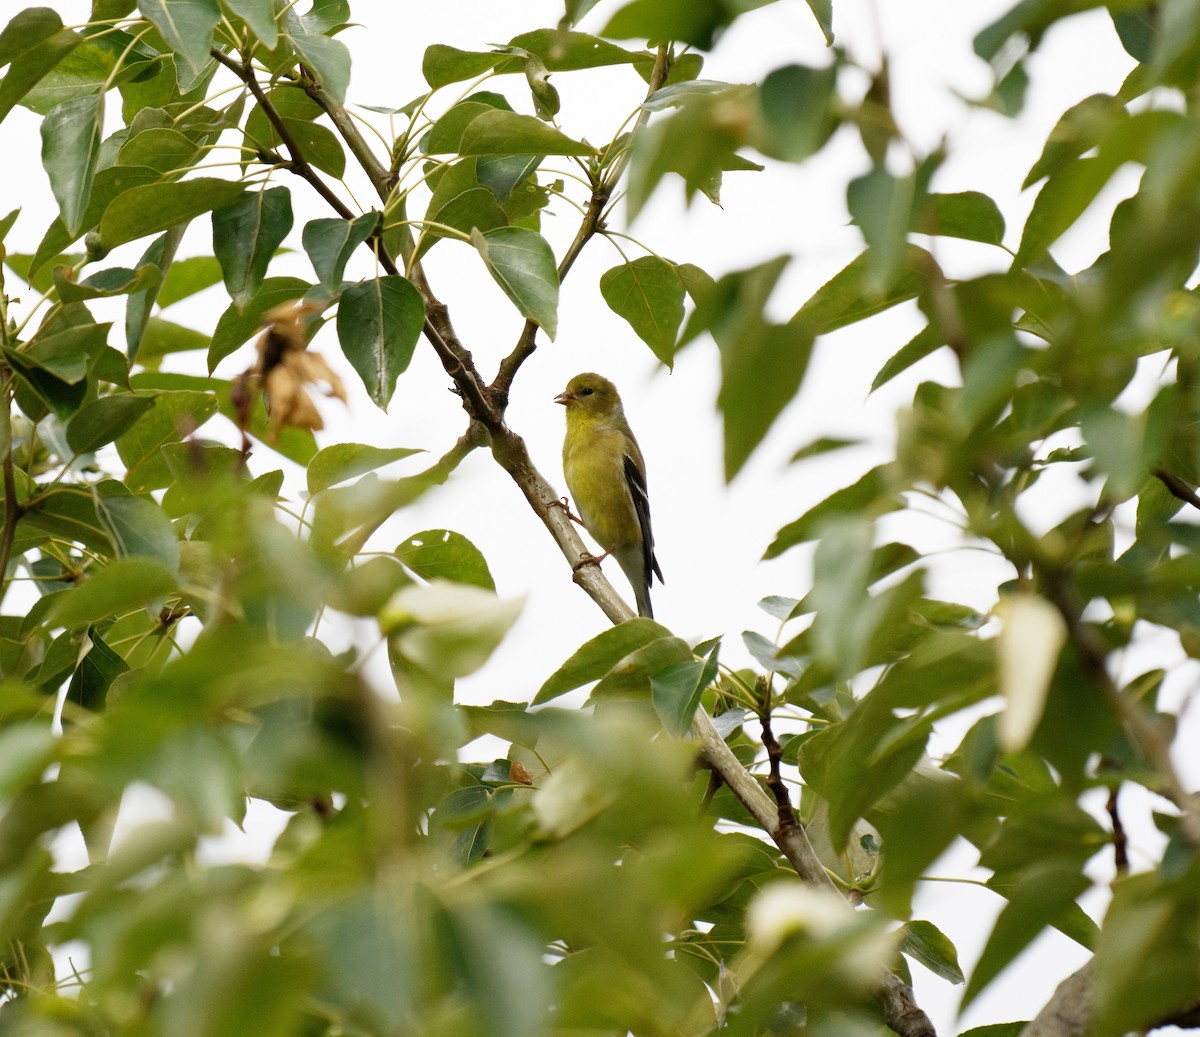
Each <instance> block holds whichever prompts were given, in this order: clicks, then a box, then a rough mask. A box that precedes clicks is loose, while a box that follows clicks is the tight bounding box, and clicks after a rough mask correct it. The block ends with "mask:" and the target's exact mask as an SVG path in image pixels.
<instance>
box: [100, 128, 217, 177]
mask: <svg viewBox="0 0 1200 1037" xmlns="http://www.w3.org/2000/svg"><path fill="white" fill-rule="evenodd" d="M203 154H205V152H204V151H203V150H202V149H201V148H200V146H199V144H198V143H197V141H195V140H193V139H192V138H191V137H189V136H188V135H187V134H186V133H180V132H179V130H176V129H173V128H171V127H167V126H155V127H152V128H150V129H146V130H142V132H141V133H138V134H137V135H136V136H133V137H130V138H129V140H128V141H126V142H125V144H123V145H122V146H121V150H120V151H119V152H118V153H117V162H118V164H120V165H123V166H141V167H143V168H145V169H155V170H157V171H158V172H159V173H160V174H161V175H162V176H163V177H164V178H167V179H171V180H177V179H179V177H181V176H182V175H183V174H184V172H186V171H187V169H188V168H189V167H190V166H192V165H193V164H194V163H195V162H196V160H197V159H198V158H199V157H200V156H201V155H203Z"/></svg>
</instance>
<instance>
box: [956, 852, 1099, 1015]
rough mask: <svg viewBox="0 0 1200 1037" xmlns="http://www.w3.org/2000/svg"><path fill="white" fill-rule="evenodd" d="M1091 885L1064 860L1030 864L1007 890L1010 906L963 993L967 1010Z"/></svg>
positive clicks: (986, 946) (1032, 862)
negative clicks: (1002, 971) (1002, 970)
mask: <svg viewBox="0 0 1200 1037" xmlns="http://www.w3.org/2000/svg"><path fill="white" fill-rule="evenodd" d="M1089 885H1090V882H1089V881H1088V880H1087V879H1086V878H1085V877H1084V876H1082V875H1081V874H1080V873H1079V867H1078V866H1077V865H1075V864H1073V863H1069V862H1064V861H1061V860H1048V861H1037V860H1034V861H1031V862H1029V863H1028V864H1027V865H1026V866H1025V867H1024V868H1023V869H1022V870H1021V872H1020V873H1019V874H1018V876H1017V878H1016V881H1015V883H1014V884H1013V886H1012V887H1011V888H1010V889H1009V890H1008V892H1007V894H1006V895H1007V897H1008V903H1007V904H1005V905H1004V908H1003V909H1002V910H1001V912H1000V917H999V918H997V919H996V924H995V926H994V927H993V928H992V931H991V933H990V934H989V936H988V939H987V944H986V945H985V946H984V948H983V953H982V954H980V956H979V961H978V962H977V963H976V965H975V968H974V969H973V970H972V971H971V975H970V978H969V979H968V980H967V986H966V989H965V990H964V991H963V998H962V1003H963V1006H964V1008H965V1007H966V1006H967V1005H969V1004H970V1003H971V1002H973V1001H974V1000H975V998H976V997H978V996H979V995H980V994H981V993H982V992H983V991H984V990H985V989H986V988H987V986H988V984H990V983H991V981H992V980H993V979H995V978H996V976H997V975H999V973H1000V971H1001V969H1003V968H1004V967H1005V966H1006V965H1008V964H1009V962H1011V961H1012V960H1013V959H1014V958H1015V957H1016V956H1017V955H1018V954H1020V953H1021V951H1023V950H1024V949H1025V948H1026V947H1028V946H1029V944H1030V943H1031V942H1032V941H1033V940H1034V938H1035V937H1037V935H1038V934H1039V933H1041V932H1042V931H1043V930H1044V929H1045V928H1046V926H1048V925H1052V924H1054V923H1055V922H1056V921H1057V920H1058V919H1059V918H1061V917H1062V916H1063V914H1064V913H1065V912H1066V911H1067V909H1068V908H1071V907H1074V906H1075V898H1076V897H1078V896H1079V895H1080V894H1081V893H1082V892H1083V891H1084V890H1085V889H1087V888H1088V886H1089Z"/></svg>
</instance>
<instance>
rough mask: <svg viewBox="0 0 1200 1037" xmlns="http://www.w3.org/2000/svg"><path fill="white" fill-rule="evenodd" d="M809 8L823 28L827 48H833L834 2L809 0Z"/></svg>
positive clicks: (830, 0) (831, 0)
mask: <svg viewBox="0 0 1200 1037" xmlns="http://www.w3.org/2000/svg"><path fill="white" fill-rule="evenodd" d="M808 8H809V10H810V11H812V13H813V17H814V18H816V20H817V24H818V25H819V26H820V27H821V33H822V34H823V35H824V37H825V46H827V47H832V46H833V0H808Z"/></svg>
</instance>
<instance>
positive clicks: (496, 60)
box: [421, 4, 654, 90]
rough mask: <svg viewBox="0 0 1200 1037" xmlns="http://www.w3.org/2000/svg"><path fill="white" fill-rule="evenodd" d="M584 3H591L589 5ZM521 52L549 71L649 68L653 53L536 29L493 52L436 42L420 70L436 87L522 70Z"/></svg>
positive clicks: (594, 38) (582, 35) (580, 34)
mask: <svg viewBox="0 0 1200 1037" xmlns="http://www.w3.org/2000/svg"><path fill="white" fill-rule="evenodd" d="M587 6H590V4H588V5H587ZM522 51H526V52H528V53H530V54H535V55H536V56H537V57H538V58H540V59H541V60H542V61H543V62H544V63H545V66H546V68H547V69H548V70H549V71H551V72H566V71H575V70H578V69H585V68H601V67H604V66H608V65H626V64H631V65H634V66H636V67H638V68H639V69H644V70H646V71H649V69H650V68H652V67H653V65H654V56H653V55H652V54H649V53H647V52H646V51H644V50H642V51H632V50H626V49H625V48H623V47H618V46H617V45H616V44H615V43H610V42H609V41H608V40H603V39H600V38H599V37H598V36H591V35H589V34H587V33H584V32H563V31H562V30H561V28H557V29H536V30H534V31H533V32H527V33H522V34H521V35H520V36H515V37H514V38H513V39H512V40H511V41H510V42H509V46H508V47H505V48H500V49H497V50H492V51H467V50H459V49H458V48H457V47H449V46H446V45H445V44H441V43H435V44H433V46H431V47H427V48H426V49H425V56H424V58H423V59H422V62H421V73H422V74H423V75H424V76H425V81H426V82H427V83H428V84H429V85H430V86H431V87H433V88H434V89H435V90H437V89H439V88H441V87H443V86H448V85H449V84H450V83H461V82H463V81H464V80H467V79H474V78H475V77H476V76H479V75H482V74H483V73H484V72H487V71H489V70H491V69H495V71H496V72H497V73H500V74H505V73H514V72H523V71H524V70H525V61H524V60H523V59H522V57H521V56H520V54H521V52H522Z"/></svg>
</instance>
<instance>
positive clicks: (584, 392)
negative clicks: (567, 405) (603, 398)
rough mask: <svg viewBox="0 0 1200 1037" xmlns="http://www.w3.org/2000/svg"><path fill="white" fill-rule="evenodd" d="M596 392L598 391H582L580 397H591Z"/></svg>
mask: <svg viewBox="0 0 1200 1037" xmlns="http://www.w3.org/2000/svg"><path fill="white" fill-rule="evenodd" d="M595 391H596V390H595V389H580V390H579V395H580V396H591V395H592V393H594V392H595Z"/></svg>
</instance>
